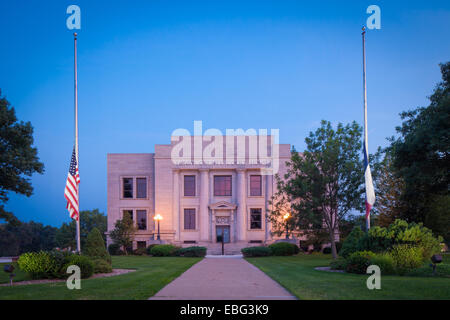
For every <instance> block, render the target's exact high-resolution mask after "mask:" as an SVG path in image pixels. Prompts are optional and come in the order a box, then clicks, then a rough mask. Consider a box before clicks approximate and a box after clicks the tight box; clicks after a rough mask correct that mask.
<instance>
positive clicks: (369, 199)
mask: <svg viewBox="0 0 450 320" xmlns="http://www.w3.org/2000/svg"><path fill="white" fill-rule="evenodd" d="M364 118H365V119H364V122H365V123H364V180H365V183H366V220H369V219H370V210H371V209H372V207H373V205H374V203H375V190H374V188H373V181H372V173H371V172H370V165H369V151H368V147H367V146H368V143H367V136H368V134H367V113H366V117H364Z"/></svg>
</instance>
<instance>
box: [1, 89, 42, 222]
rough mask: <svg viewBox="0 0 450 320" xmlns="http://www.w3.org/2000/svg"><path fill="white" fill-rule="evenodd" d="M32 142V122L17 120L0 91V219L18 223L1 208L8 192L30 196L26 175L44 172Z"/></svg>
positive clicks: (11, 214)
mask: <svg viewBox="0 0 450 320" xmlns="http://www.w3.org/2000/svg"><path fill="white" fill-rule="evenodd" d="M33 142H34V140H33V127H32V126H31V123H30V122H22V121H20V122H19V121H18V119H17V117H16V112H15V110H14V108H13V107H11V105H10V103H9V101H8V100H6V98H5V97H2V95H1V90H0V219H4V220H5V221H7V222H8V221H9V222H12V223H15V222H17V218H16V217H15V216H14V214H13V213H12V212H8V211H6V210H5V208H4V204H6V202H8V200H9V198H8V192H9V191H12V192H15V193H19V194H23V195H25V196H27V197H29V196H31V194H32V193H33V187H32V185H31V182H30V178H29V177H31V175H32V174H33V173H35V172H36V173H43V172H44V164H43V163H41V162H40V161H39V158H38V156H37V149H36V148H34V147H33Z"/></svg>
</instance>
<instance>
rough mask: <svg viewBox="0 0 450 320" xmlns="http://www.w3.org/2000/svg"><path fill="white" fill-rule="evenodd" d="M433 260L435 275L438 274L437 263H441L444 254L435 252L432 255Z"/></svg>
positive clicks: (432, 265)
mask: <svg viewBox="0 0 450 320" xmlns="http://www.w3.org/2000/svg"><path fill="white" fill-rule="evenodd" d="M431 262H432V264H430V267H432V268H433V275H436V265H437V264H438V263H441V262H442V256H441V255H439V254H434V255H433V256H432V257H431Z"/></svg>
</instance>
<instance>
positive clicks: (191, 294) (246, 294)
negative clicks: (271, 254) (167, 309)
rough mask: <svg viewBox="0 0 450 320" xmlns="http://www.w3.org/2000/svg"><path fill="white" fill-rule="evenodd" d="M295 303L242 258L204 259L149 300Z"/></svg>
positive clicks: (292, 297) (293, 298)
mask: <svg viewBox="0 0 450 320" xmlns="http://www.w3.org/2000/svg"><path fill="white" fill-rule="evenodd" d="M260 299H261V300H284V299H288V300H295V299H296V297H294V296H293V295H292V294H291V293H289V292H288V291H287V290H286V289H284V288H283V287H282V286H280V285H279V284H278V283H276V282H275V281H274V280H272V279H271V278H269V277H268V276H267V275H266V274H265V273H264V272H262V271H261V270H259V269H258V268H256V267H255V266H253V265H252V264H250V263H248V262H247V261H245V260H244V259H242V258H239V257H235V258H223V259H217V258H205V259H203V260H202V261H200V262H198V263H197V264H195V265H194V266H192V267H191V268H190V269H189V270H187V271H186V272H184V273H183V274H182V275H181V276H180V277H178V278H177V279H175V280H174V281H172V282H171V283H169V284H168V285H167V286H165V287H164V288H163V289H161V290H160V291H159V292H158V293H156V295H154V296H153V297H151V298H150V300H260Z"/></svg>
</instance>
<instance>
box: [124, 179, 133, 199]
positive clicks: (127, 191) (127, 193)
mask: <svg viewBox="0 0 450 320" xmlns="http://www.w3.org/2000/svg"><path fill="white" fill-rule="evenodd" d="M123 197H124V198H133V178H123Z"/></svg>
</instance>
